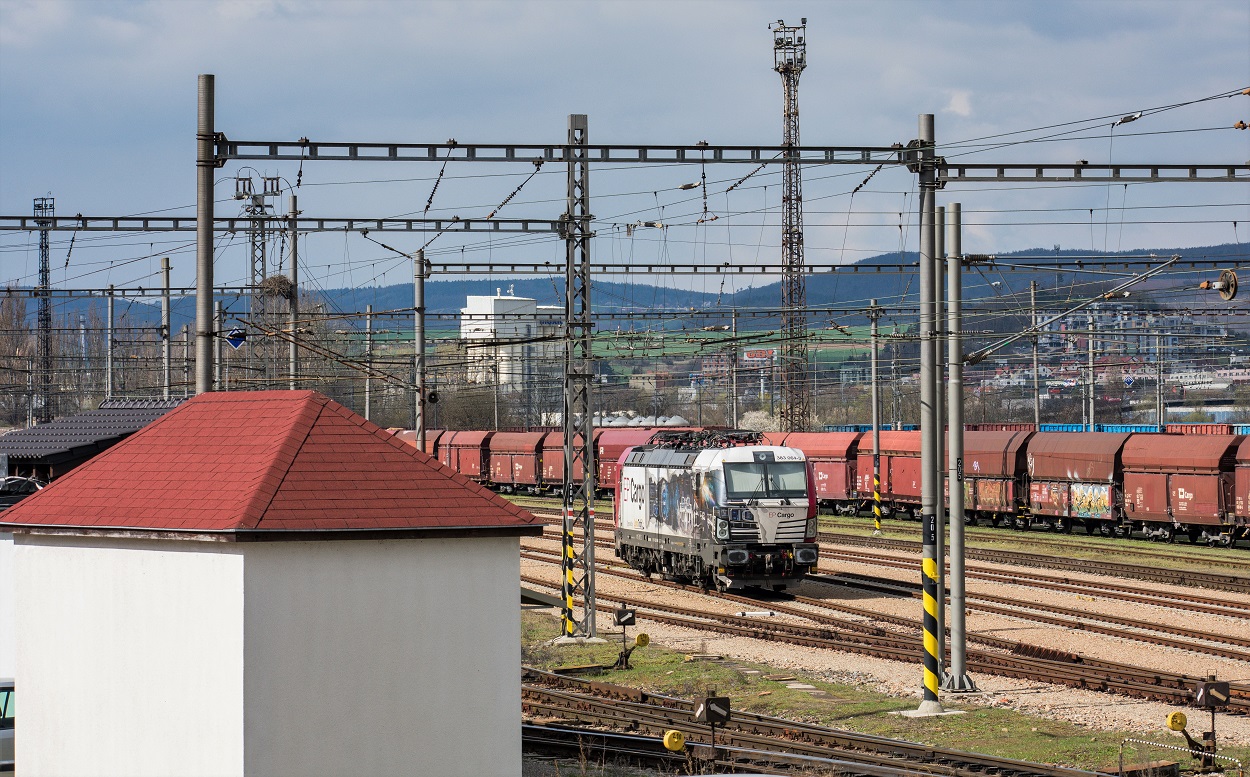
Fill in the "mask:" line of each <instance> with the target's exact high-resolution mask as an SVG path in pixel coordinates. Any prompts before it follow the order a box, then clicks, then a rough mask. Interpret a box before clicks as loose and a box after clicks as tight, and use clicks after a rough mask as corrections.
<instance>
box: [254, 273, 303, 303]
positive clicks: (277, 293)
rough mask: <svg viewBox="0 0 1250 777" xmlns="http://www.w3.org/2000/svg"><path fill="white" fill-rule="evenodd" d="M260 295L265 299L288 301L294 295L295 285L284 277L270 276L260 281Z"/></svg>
mask: <svg viewBox="0 0 1250 777" xmlns="http://www.w3.org/2000/svg"><path fill="white" fill-rule="evenodd" d="M260 293H261V295H262V296H265V297H273V298H277V299H287V300H289V299H291V295H293V294H294V293H295V284H294V283H291V279H290V278H288V277H286V276H285V275H270V276H269V277H268V278H266V279H265V280H263V281H261V283H260Z"/></svg>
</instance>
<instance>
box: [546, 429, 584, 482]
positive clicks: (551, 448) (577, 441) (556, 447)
mask: <svg viewBox="0 0 1250 777" xmlns="http://www.w3.org/2000/svg"><path fill="white" fill-rule="evenodd" d="M573 444H574V445H581V444H582V436H581V435H580V434H579V435H577V436H576V437H574V438H573ZM541 454H542V455H541V458H540V461H541V463H542V486H543V488H563V486H564V432H547V434H546V436H544V437H543V446H542V452H541ZM583 466H584V464H583V463H582V462H581V461H576V462H575V463H574V465H573V479H574V480H581V479H582V475H583V472H584V470H583Z"/></svg>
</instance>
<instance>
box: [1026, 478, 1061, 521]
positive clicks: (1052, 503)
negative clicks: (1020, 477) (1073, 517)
mask: <svg viewBox="0 0 1250 777" xmlns="http://www.w3.org/2000/svg"><path fill="white" fill-rule="evenodd" d="M1029 507H1030V509H1032V511H1033V514H1034V515H1061V516H1066V515H1068V484H1067V483H1050V482H1046V481H1038V480H1034V481H1033V482H1032V483H1029Z"/></svg>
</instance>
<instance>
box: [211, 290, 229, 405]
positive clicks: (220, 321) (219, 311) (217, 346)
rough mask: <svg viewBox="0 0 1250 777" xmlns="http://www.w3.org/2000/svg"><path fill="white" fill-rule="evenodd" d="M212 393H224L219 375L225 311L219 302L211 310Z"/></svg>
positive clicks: (224, 388) (224, 386)
mask: <svg viewBox="0 0 1250 777" xmlns="http://www.w3.org/2000/svg"><path fill="white" fill-rule="evenodd" d="M213 310H214V312H213V332H214V337H213V391H225V390H226V384H225V383H224V382H223V380H222V375H221V362H222V359H221V342H222V340H223V339H224V338H222V336H221V328H222V326H223V325H224V324H225V323H226V309H225V306H224V304H223V303H222V301H221V300H217V302H216V304H215V305H214V308H213Z"/></svg>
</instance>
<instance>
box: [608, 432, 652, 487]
mask: <svg viewBox="0 0 1250 777" xmlns="http://www.w3.org/2000/svg"><path fill="white" fill-rule="evenodd" d="M658 431H661V430H659V429H655V428H652V427H647V426H629V427H622V428H609V429H603V430H601V431H600V432H599V434H598V436H596V438H595V456H596V457H598V462H597V464H598V472H599V482H598V483H596V486H597V487H598V488H599V489H600V490H604V491H615V490H616V484H617V483H618V482H619V481H620V478H621V455H622V454H624V453H625V449H626V448H632V447H634V446H635V445H645V444H646V443H647V442H648V441H649V440H650V439H651V435H653V434H655V433H656V432H658Z"/></svg>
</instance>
